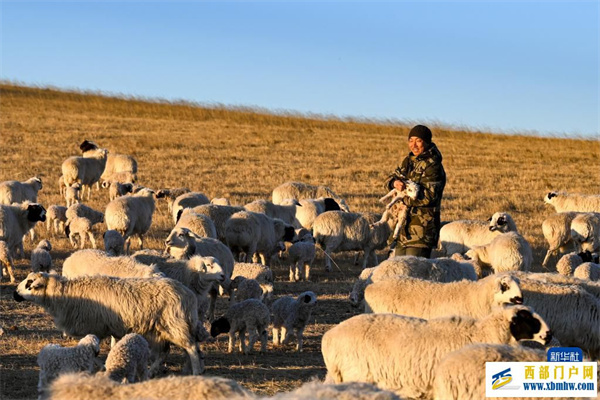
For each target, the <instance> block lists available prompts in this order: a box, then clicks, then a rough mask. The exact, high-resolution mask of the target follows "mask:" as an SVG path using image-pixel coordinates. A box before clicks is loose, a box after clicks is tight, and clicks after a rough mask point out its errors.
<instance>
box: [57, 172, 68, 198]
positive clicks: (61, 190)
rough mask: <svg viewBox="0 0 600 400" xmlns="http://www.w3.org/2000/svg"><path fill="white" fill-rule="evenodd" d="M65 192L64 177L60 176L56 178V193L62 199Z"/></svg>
mask: <svg viewBox="0 0 600 400" xmlns="http://www.w3.org/2000/svg"><path fill="white" fill-rule="evenodd" d="M65 190H67V185H66V184H65V177H64V175H61V176H60V177H59V178H58V193H59V194H60V195H61V197H64V195H65Z"/></svg>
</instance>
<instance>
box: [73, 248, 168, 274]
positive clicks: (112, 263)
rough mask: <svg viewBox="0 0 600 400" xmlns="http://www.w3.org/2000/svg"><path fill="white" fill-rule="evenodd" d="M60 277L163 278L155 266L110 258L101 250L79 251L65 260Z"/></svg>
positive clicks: (122, 258) (121, 258) (132, 260)
mask: <svg viewBox="0 0 600 400" xmlns="http://www.w3.org/2000/svg"><path fill="white" fill-rule="evenodd" d="M62 275H63V276H65V277H67V278H76V277H80V276H94V275H103V276H114V277H119V278H152V277H154V278H159V277H164V275H163V274H162V273H161V272H160V270H159V269H158V268H157V267H156V266H155V265H146V264H142V263H140V262H137V261H136V260H135V259H133V258H131V257H127V256H120V257H110V256H109V255H108V254H106V253H104V252H103V251H102V250H80V251H76V252H75V253H73V254H71V255H70V256H69V257H67V259H66V260H65V262H64V264H63V268H62Z"/></svg>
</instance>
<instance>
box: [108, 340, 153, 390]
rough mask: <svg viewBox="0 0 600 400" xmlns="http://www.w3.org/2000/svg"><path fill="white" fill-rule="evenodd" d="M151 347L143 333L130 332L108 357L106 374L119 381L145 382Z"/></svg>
mask: <svg viewBox="0 0 600 400" xmlns="http://www.w3.org/2000/svg"><path fill="white" fill-rule="evenodd" d="M149 358H150V347H149V346H148V342H147V341H146V339H144V337H143V336H142V335H138V334H137V333H128V334H127V335H125V336H123V337H122V338H121V340H119V341H118V342H117V344H116V345H115V346H113V348H112V349H110V353H108V357H106V363H105V367H106V372H105V374H106V376H108V377H109V378H110V379H112V380H113V381H115V382H119V383H134V382H143V381H145V380H147V379H148V359H149Z"/></svg>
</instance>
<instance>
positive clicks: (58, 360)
mask: <svg viewBox="0 0 600 400" xmlns="http://www.w3.org/2000/svg"><path fill="white" fill-rule="evenodd" d="M99 353H100V340H98V338H97V337H96V336H95V335H87V336H85V337H84V338H83V339H81V340H80V341H79V343H78V344H77V345H76V346H74V347H62V346H60V345H58V344H49V345H46V346H45V347H44V348H43V349H42V350H41V351H40V353H39V354H38V357H37V364H38V366H39V367H40V375H39V380H38V393H39V394H42V393H43V392H44V390H45V388H46V387H47V386H48V385H49V384H50V383H52V381H54V380H55V379H56V378H57V377H58V376H59V375H61V374H65V373H69V372H83V371H86V372H93V371H94V367H95V365H96V364H97V361H96V357H98V354H99Z"/></svg>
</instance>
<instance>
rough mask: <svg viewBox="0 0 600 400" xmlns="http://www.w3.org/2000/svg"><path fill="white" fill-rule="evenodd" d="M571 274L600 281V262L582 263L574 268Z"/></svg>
mask: <svg viewBox="0 0 600 400" xmlns="http://www.w3.org/2000/svg"><path fill="white" fill-rule="evenodd" d="M573 276H574V277H575V278H579V279H587V280H589V281H600V264H598V263H591V262H586V263H583V264H581V265H580V266H579V267H577V268H576V269H575V272H574V273H573Z"/></svg>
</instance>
